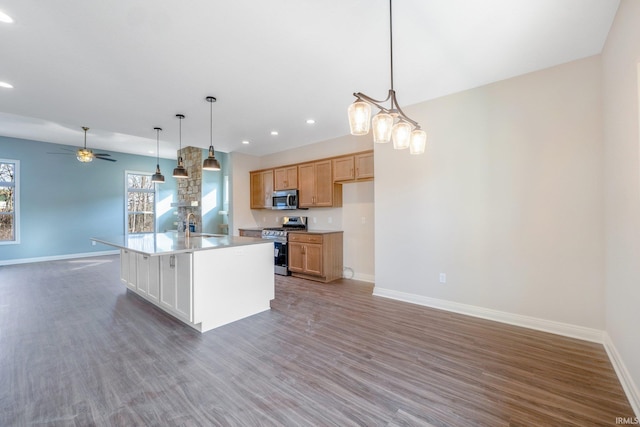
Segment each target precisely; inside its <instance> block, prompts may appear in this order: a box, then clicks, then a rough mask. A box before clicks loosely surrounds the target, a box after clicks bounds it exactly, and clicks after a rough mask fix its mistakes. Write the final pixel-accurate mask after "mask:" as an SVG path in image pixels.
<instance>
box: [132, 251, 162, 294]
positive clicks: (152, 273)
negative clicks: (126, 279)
mask: <svg viewBox="0 0 640 427" xmlns="http://www.w3.org/2000/svg"><path fill="white" fill-rule="evenodd" d="M136 262H137V283H136V289H137V290H138V293H139V294H140V295H142V296H145V297H147V299H150V300H152V301H154V302H158V301H159V299H160V260H159V259H158V257H152V256H149V255H143V254H136Z"/></svg>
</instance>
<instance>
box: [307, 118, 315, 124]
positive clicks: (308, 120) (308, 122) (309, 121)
mask: <svg viewBox="0 0 640 427" xmlns="http://www.w3.org/2000/svg"><path fill="white" fill-rule="evenodd" d="M315 122H316V121H315V120H313V119H307V124H308V125H312V124H314V123H315Z"/></svg>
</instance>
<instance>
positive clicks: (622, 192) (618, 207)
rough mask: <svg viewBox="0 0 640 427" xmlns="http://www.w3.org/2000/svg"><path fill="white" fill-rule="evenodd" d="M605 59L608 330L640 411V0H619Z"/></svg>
mask: <svg viewBox="0 0 640 427" xmlns="http://www.w3.org/2000/svg"><path fill="white" fill-rule="evenodd" d="M602 64H603V94H604V138H605V145H604V147H605V149H604V166H605V176H604V179H605V231H606V276H605V277H606V300H605V302H606V331H607V334H608V335H609V337H610V339H611V341H612V342H613V344H614V345H615V348H616V349H617V352H618V353H619V356H620V358H621V359H622V361H623V362H624V365H626V369H627V370H628V372H627V373H628V374H629V376H630V378H631V380H632V381H633V383H635V386H632V387H634V388H635V396H636V401H635V407H636V411H637V412H640V394H639V393H638V389H637V385H639V384H640V333H639V329H638V328H639V326H640V147H639V144H640V135H639V131H638V128H639V126H640V120H639V114H640V113H639V108H638V103H639V93H638V90H639V89H638V88H639V86H640V2H638V1H628V0H623V1H622V2H621V3H620V7H619V9H618V13H617V15H616V19H615V21H614V24H613V26H612V28H611V30H610V32H609V37H608V39H607V43H606V45H605V48H604V50H603V53H602ZM639 416H640V414H639Z"/></svg>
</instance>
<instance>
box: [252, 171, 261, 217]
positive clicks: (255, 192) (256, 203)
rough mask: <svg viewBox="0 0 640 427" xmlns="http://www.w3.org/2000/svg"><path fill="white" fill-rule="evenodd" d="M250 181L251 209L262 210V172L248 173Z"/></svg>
mask: <svg viewBox="0 0 640 427" xmlns="http://www.w3.org/2000/svg"><path fill="white" fill-rule="evenodd" d="M250 180H251V209H261V208H264V190H263V187H262V172H250Z"/></svg>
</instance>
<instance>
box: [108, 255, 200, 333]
mask: <svg viewBox="0 0 640 427" xmlns="http://www.w3.org/2000/svg"><path fill="white" fill-rule="evenodd" d="M192 265H193V260H192V254H191V253H181V254H174V255H162V256H149V255H143V254H140V253H137V252H132V251H128V250H126V249H122V250H120V280H121V281H122V282H123V283H124V284H126V285H127V288H128V289H130V290H132V291H133V292H135V293H137V294H138V295H140V296H141V297H143V298H145V299H147V300H149V301H151V302H153V303H154V304H157V305H159V306H161V307H162V308H163V309H165V310H166V311H168V312H169V313H171V314H173V315H174V316H176V317H177V318H179V319H183V320H186V321H188V322H191V321H192V318H193V273H192Z"/></svg>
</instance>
